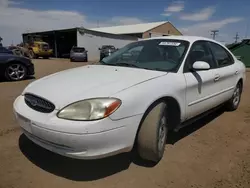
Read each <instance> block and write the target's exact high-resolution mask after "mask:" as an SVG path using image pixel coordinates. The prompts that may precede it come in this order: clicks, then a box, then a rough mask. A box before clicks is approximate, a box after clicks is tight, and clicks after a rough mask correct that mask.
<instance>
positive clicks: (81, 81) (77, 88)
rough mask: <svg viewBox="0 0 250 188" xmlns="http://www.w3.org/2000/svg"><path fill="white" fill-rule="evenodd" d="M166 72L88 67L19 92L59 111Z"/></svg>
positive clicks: (50, 78) (103, 66)
mask: <svg viewBox="0 0 250 188" xmlns="http://www.w3.org/2000/svg"><path fill="white" fill-rule="evenodd" d="M165 74H167V73H166V72H160V71H151V70H145V69H139V68H128V67H115V66H107V65H88V66H83V67H78V68H74V69H69V70H66V71H61V72H58V73H55V74H52V75H49V76H46V77H44V78H41V79H39V80H37V81H34V82H32V83H31V84H29V85H28V86H27V87H26V88H25V90H24V92H23V93H26V92H28V93H33V94H36V95H38V96H41V97H43V98H45V99H48V100H49V101H51V102H53V103H54V104H55V105H56V108H57V109H60V108H62V107H64V106H66V105H68V104H70V103H72V102H76V101H79V100H83V99H87V98H95V97H109V96H112V94H115V93H117V92H119V91H121V90H124V89H127V88H129V87H131V86H133V85H136V84H139V83H141V82H144V81H146V80H149V79H153V78H156V77H159V76H162V75H165Z"/></svg>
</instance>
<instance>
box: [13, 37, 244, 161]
mask: <svg viewBox="0 0 250 188" xmlns="http://www.w3.org/2000/svg"><path fill="white" fill-rule="evenodd" d="M154 39H178V40H186V41H189V43H190V46H189V49H188V50H187V53H186V55H185V57H184V59H183V62H182V64H181V65H180V67H179V69H178V71H177V72H176V73H170V72H169V73H167V72H163V71H153V70H145V69H139V68H129V67H120V66H108V65H105V66H104V65H89V66H84V67H80V68H74V69H70V70H66V71H62V72H58V73H55V74H52V75H49V76H46V77H44V78H42V79H39V80H37V81H34V82H33V83H31V84H29V85H28V86H27V87H26V88H25V90H24V91H23V93H22V95H20V96H19V97H18V98H17V99H16V100H15V102H14V105H13V107H14V113H15V115H16V118H17V120H18V121H19V124H20V126H21V127H22V129H23V130H24V134H25V135H26V136H27V137H28V138H29V139H30V140H32V141H33V142H35V143H36V144H38V145H40V146H42V147H44V148H46V149H48V150H51V151H53V152H55V153H58V154H61V155H65V156H68V157H72V158H80V159H95V158H102V157H105V156H110V155H114V154H117V153H121V152H127V151H130V150H131V149H132V148H133V145H134V142H135V137H136V134H137V131H138V127H139V124H140V122H141V120H142V117H143V115H144V114H145V112H146V110H147V109H148V108H149V107H150V105H151V104H152V103H154V102H155V101H157V100H158V99H161V98H164V97H171V98H173V99H175V100H176V101H177V103H178V104H179V108H180V114H179V116H178V118H180V122H184V121H186V120H188V119H190V118H192V117H195V116H197V115H199V114H200V113H202V112H205V111H207V110H209V109H211V108H213V107H215V106H217V105H219V104H222V103H223V102H225V101H227V100H228V99H230V98H231V96H232V95H233V91H234V88H235V86H236V84H237V83H238V81H239V80H240V79H242V80H243V85H244V83H245V79H246V76H245V66H244V64H243V63H242V62H240V61H238V60H237V59H236V58H234V61H235V63H234V64H233V65H230V66H226V67H222V68H218V69H210V70H206V71H205V70H204V71H197V72H194V73H191V72H188V73H183V67H184V62H185V60H186V58H187V56H188V53H189V50H190V48H191V46H192V44H193V43H194V42H195V41H198V40H206V41H212V42H215V41H213V40H210V39H206V38H202V37H188V36H168V37H156V38H150V39H144V40H154ZM215 43H217V42H215ZM217 44H219V43H217ZM228 52H229V51H228ZM229 53H230V54H231V55H232V53H231V52H229ZM232 56H233V55H232ZM233 57H234V56H233ZM218 75H219V79H216V78H217V76H218ZM215 79H216V80H215ZM25 93H31V94H34V95H37V96H40V97H41V98H44V99H47V100H49V101H50V102H52V103H53V104H54V105H55V107H56V109H55V110H54V111H53V112H51V113H41V112H38V111H35V110H33V109H32V108H30V107H29V106H27V105H26V103H25V102H24V95H23V94H25ZM98 97H115V98H118V99H120V100H121V101H122V104H121V106H120V107H119V108H118V109H117V110H116V111H115V112H114V113H113V114H111V115H110V116H109V117H106V118H104V119H100V120H96V121H71V120H65V119H60V118H58V117H57V113H58V112H59V110H61V109H62V108H64V107H65V106H67V105H69V104H71V103H74V102H77V101H80V100H85V99H89V98H98ZM20 115H21V116H20ZM176 126H177V125H176Z"/></svg>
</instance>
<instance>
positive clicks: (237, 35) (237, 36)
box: [234, 32, 240, 43]
mask: <svg viewBox="0 0 250 188" xmlns="http://www.w3.org/2000/svg"><path fill="white" fill-rule="evenodd" d="M239 38H240V37H239V34H238V32H237V33H236V35H235V37H234V39H235V43H237V42H238V39H239Z"/></svg>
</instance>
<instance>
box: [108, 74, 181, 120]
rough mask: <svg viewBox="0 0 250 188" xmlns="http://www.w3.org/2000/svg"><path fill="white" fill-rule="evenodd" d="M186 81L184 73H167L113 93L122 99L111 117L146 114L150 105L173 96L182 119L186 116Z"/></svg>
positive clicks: (115, 118) (118, 117)
mask: <svg viewBox="0 0 250 188" xmlns="http://www.w3.org/2000/svg"><path fill="white" fill-rule="evenodd" d="M185 94H186V83H185V79H184V76H183V74H177V73H168V74H167V75H164V76H161V77H158V78H155V79H151V80H148V81H146V82H143V83H141V84H138V85H135V86H133V87H131V88H129V89H126V90H124V91H121V92H119V93H116V94H114V95H112V97H116V98H119V99H121V100H122V105H121V106H120V108H119V109H118V110H117V111H116V112H115V113H113V114H112V115H111V116H110V118H111V119H113V120H117V119H122V118H126V117H130V116H135V115H139V114H144V113H145V111H146V110H147V109H148V108H149V106H150V105H151V104H152V103H154V102H155V101H157V100H158V99H160V98H163V97H173V98H175V99H176V100H177V102H178V103H179V106H180V110H181V120H183V119H184V118H185Z"/></svg>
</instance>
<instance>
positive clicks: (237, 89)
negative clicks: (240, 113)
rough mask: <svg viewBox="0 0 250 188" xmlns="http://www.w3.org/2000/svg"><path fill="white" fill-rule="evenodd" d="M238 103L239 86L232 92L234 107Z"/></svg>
mask: <svg viewBox="0 0 250 188" xmlns="http://www.w3.org/2000/svg"><path fill="white" fill-rule="evenodd" d="M239 102H240V88H239V86H237V88H236V89H235V91H234V94H233V104H234V106H237V105H238V104H239Z"/></svg>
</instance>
